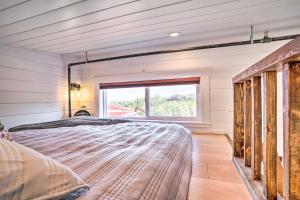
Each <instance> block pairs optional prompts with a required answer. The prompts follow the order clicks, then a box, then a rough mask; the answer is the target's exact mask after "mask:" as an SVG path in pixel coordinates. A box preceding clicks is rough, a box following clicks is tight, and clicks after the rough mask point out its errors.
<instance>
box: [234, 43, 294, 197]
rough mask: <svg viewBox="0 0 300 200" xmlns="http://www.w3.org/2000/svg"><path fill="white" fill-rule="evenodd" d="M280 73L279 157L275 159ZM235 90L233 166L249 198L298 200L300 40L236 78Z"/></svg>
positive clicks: (282, 48)
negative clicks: (281, 121)
mask: <svg viewBox="0 0 300 200" xmlns="http://www.w3.org/2000/svg"><path fill="white" fill-rule="evenodd" d="M278 71H281V72H282V80H283V81H282V82H283V83H282V87H280V88H282V90H283V105H282V107H283V140H284V141H283V143H284V147H283V156H282V157H279V156H278V153H277V114H278V111H277V89H278V85H277V72H278ZM233 84H234V137H233V161H234V163H235V165H236V167H237V169H238V170H239V172H240V174H241V175H242V177H243V179H244V180H245V182H246V185H247V186H248V187H249V189H250V192H251V194H252V196H253V198H254V199H268V200H274V199H281V198H283V199H285V200H300V37H298V38H296V39H294V40H292V41H290V42H289V43H287V44H286V45H284V46H283V47H281V48H279V49H278V50H276V51H275V52H273V53H272V54H270V55H269V56H267V57H265V58H264V59H262V60H261V61H259V62H258V63H256V64H254V65H253V66H251V67H249V68H248V69H246V70H245V71H243V72H242V73H240V74H239V75H237V76H235V77H234V78H233ZM262 97H264V98H262ZM262 124H264V127H263V126H262ZM282 159H283V162H282Z"/></svg>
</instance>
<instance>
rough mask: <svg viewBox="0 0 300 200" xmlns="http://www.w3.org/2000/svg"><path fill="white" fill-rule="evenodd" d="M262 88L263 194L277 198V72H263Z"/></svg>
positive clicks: (271, 199)
mask: <svg viewBox="0 0 300 200" xmlns="http://www.w3.org/2000/svg"><path fill="white" fill-rule="evenodd" d="M263 80H264V84H263V90H264V126H265V130H264V145H263V163H264V178H263V187H264V194H265V196H266V198H267V199H268V200H273V199H277V167H276V164H277V162H276V161H277V110H276V109H277V72H276V71H270V72H265V73H264V74H263Z"/></svg>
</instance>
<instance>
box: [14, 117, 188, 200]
mask: <svg viewBox="0 0 300 200" xmlns="http://www.w3.org/2000/svg"><path fill="white" fill-rule="evenodd" d="M13 136H14V138H15V140H16V141H17V142H19V143H21V144H23V145H25V146H28V147H30V148H32V149H34V150H36V151H38V152H41V153H43V154H45V155H48V156H50V157H52V158H54V159H56V160H58V161H59V162H61V163H62V164H64V165H66V166H68V167H70V168H71V169H72V170H73V171H74V172H75V173H76V174H77V175H79V176H80V177H81V178H82V179H83V180H84V181H85V182H87V183H88V184H89V185H90V186H91V189H90V190H89V191H88V192H87V193H85V194H84V195H83V196H81V197H80V198H79V199H81V200H94V199H114V200H135V199H148V200H150V199H157V200H165V199H170V200H171V199H174V200H185V199H187V194H188V186H189V180H190V175H191V170H192V139H191V134H190V132H189V131H188V130H187V129H185V128H184V127H182V126H179V125H176V124H159V123H150V122H130V123H129V122H123V123H116V124H111V125H101V126H97V125H79V126H72V127H59V128H50V129H34V130H22V131H18V132H14V133H13Z"/></svg>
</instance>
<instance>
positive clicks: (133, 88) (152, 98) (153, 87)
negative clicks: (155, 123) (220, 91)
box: [100, 78, 200, 119]
mask: <svg viewBox="0 0 300 200" xmlns="http://www.w3.org/2000/svg"><path fill="white" fill-rule="evenodd" d="M199 81H200V79H199V78H193V79H192V78H187V79H168V80H156V81H140V82H125V83H104V84H100V91H101V93H100V98H101V100H100V101H101V103H100V113H101V117H125V118H126V117H127V118H146V119H158V118H196V117H198V110H199V109H198V105H199V104H198V102H197V100H198V99H199V98H197V94H198V90H199Z"/></svg>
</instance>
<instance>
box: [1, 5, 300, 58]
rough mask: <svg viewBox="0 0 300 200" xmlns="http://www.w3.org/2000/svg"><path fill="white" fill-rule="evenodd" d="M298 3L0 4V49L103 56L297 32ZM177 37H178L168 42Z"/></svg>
mask: <svg viewBox="0 0 300 200" xmlns="http://www.w3.org/2000/svg"><path fill="white" fill-rule="evenodd" d="M299 9H300V1H299V0H113V1H112V0H0V44H5V45H12V46H18V47H23V48H30V49H35V50H42V51H48V52H54V53H59V54H71V55H72V54H73V55H76V53H77V54H78V53H82V52H85V51H89V52H97V53H108V52H114V51H118V50H123V51H127V50H132V49H135V48H140V47H143V48H147V47H150V46H153V45H171V44H180V43H186V42H191V41H198V42H199V41H203V42H204V41H205V42H208V41H211V40H212V39H214V38H222V39H224V40H225V39H226V38H229V37H231V38H232V37H233V36H235V37H237V38H241V37H243V38H244V39H249V29H250V25H252V24H253V25H254V26H255V33H256V34H260V35H259V36H260V37H262V33H263V31H265V30H268V31H270V35H271V36H277V35H282V34H297V33H300V32H299V31H300V29H299V27H300V12H299ZM170 32H180V33H181V35H180V37H177V38H171V37H169V33H170Z"/></svg>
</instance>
